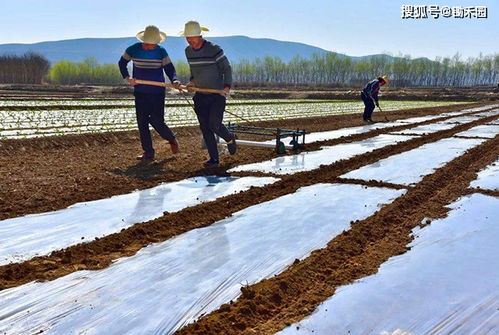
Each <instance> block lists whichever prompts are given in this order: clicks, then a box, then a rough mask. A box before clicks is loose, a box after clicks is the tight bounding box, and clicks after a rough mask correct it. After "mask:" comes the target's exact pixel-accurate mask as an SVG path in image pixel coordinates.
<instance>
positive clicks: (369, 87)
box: [362, 79, 380, 101]
mask: <svg viewBox="0 0 499 335" xmlns="http://www.w3.org/2000/svg"><path fill="white" fill-rule="evenodd" d="M379 88H380V85H379V80H378V79H374V80H371V81H370V82H368V83H367V84H366V86H364V88H363V89H362V92H363V93H364V94H365V95H366V96H367V97H369V98H373V99H374V101H378V93H379Z"/></svg>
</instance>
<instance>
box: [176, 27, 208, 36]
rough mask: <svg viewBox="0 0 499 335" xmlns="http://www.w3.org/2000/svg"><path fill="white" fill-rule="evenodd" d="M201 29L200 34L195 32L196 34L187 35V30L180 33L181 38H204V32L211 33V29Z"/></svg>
mask: <svg viewBox="0 0 499 335" xmlns="http://www.w3.org/2000/svg"><path fill="white" fill-rule="evenodd" d="M199 28H200V31H199V32H197V31H196V32H195V33H190V34H189V33H186V32H185V30H184V31H181V32H179V33H178V34H179V36H180V37H196V36H203V31H210V29H208V28H206V27H199Z"/></svg>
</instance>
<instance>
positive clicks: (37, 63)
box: [0, 52, 50, 84]
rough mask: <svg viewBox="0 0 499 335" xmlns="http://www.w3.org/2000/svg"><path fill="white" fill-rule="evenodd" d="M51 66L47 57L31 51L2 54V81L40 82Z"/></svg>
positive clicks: (0, 79)
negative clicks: (17, 54) (17, 53)
mask: <svg viewBox="0 0 499 335" xmlns="http://www.w3.org/2000/svg"><path fill="white" fill-rule="evenodd" d="M49 66H50V63H49V61H48V60H47V59H46V58H45V57H43V56H40V55H38V54H35V53H31V52H29V53H26V54H24V55H23V56H14V55H3V56H0V83H20V84H40V83H41V82H42V80H43V78H44V77H45V76H46V75H47V71H48V69H49Z"/></svg>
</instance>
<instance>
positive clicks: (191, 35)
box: [180, 21, 237, 167]
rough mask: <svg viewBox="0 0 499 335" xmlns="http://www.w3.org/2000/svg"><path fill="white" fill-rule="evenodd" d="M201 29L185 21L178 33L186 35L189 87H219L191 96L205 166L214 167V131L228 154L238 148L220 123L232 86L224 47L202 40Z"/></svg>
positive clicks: (217, 162)
mask: <svg viewBox="0 0 499 335" xmlns="http://www.w3.org/2000/svg"><path fill="white" fill-rule="evenodd" d="M202 31H208V29H207V28H205V27H201V26H200V25H199V23H198V22H196V21H189V22H187V23H186V24H185V28H184V31H183V32H181V33H180V35H181V36H183V37H185V38H186V40H187V43H188V44H189V46H188V47H187V48H186V49H185V55H186V57H187V61H188V63H189V67H190V70H191V78H190V81H189V83H188V84H187V87H188V88H192V87H198V88H210V89H217V90H221V91H222V93H220V94H218V93H202V92H196V94H195V95H194V98H193V100H194V110H195V112H196V115H197V118H198V121H199V128H200V129H201V132H202V133H203V138H204V141H205V143H206V147H207V149H208V154H209V155H210V159H209V160H208V161H206V162H205V163H204V165H205V166H207V167H209V166H217V165H218V164H219V162H220V160H219V155H218V148H217V141H216V138H215V134H216V135H218V136H220V137H221V138H223V139H224V140H225V141H226V142H227V148H228V150H229V153H230V154H231V155H234V154H235V153H236V151H237V145H236V137H235V136H234V134H232V133H230V132H229V130H228V129H227V128H226V127H225V126H224V125H223V123H222V121H223V117H224V111H225V103H226V98H227V97H228V96H229V93H230V89H231V86H232V69H231V66H230V64H229V61H228V59H227V57H225V55H224V52H223V50H222V49H221V48H220V47H219V46H218V45H216V44H213V43H211V42H210V41H207V40H205V39H204V38H203V37H202V36H201V35H202Z"/></svg>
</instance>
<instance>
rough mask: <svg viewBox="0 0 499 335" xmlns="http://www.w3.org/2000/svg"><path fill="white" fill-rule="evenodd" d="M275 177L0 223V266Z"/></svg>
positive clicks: (160, 192) (190, 182)
mask: <svg viewBox="0 0 499 335" xmlns="http://www.w3.org/2000/svg"><path fill="white" fill-rule="evenodd" d="M277 180H278V179H276V178H256V177H245V178H231V177H216V176H210V177H195V178H189V179H185V180H182V181H178V182H174V183H167V184H161V185H159V186H156V187H154V188H151V189H147V190H142V191H135V192H133V193H129V194H124V195H119V196H114V197H111V198H108V199H102V200H96V201H90V202H83V203H78V204H75V205H72V206H70V207H68V208H66V209H62V210H58V211H54V212H48V213H42V214H33V215H26V216H23V217H18V218H13V219H7V220H3V221H0V265H4V264H8V263H11V262H20V261H24V260H27V259H30V258H32V257H34V256H39V255H48V254H49V253H50V252H52V251H54V250H59V249H63V248H66V247H68V246H71V245H75V244H78V243H81V242H87V241H91V240H93V239H94V238H96V237H102V236H105V235H109V234H112V233H116V232H119V231H120V230H121V229H123V228H127V227H130V226H132V225H134V224H136V223H139V222H146V221H149V220H153V219H155V218H158V217H160V216H163V212H176V211H179V210H181V209H183V208H186V207H189V206H194V205H197V204H200V203H202V202H207V201H212V200H215V199H217V198H220V197H224V196H227V195H230V194H234V193H238V192H240V191H245V190H247V189H249V188H250V187H252V186H263V185H267V184H270V183H273V182H275V181H277Z"/></svg>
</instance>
